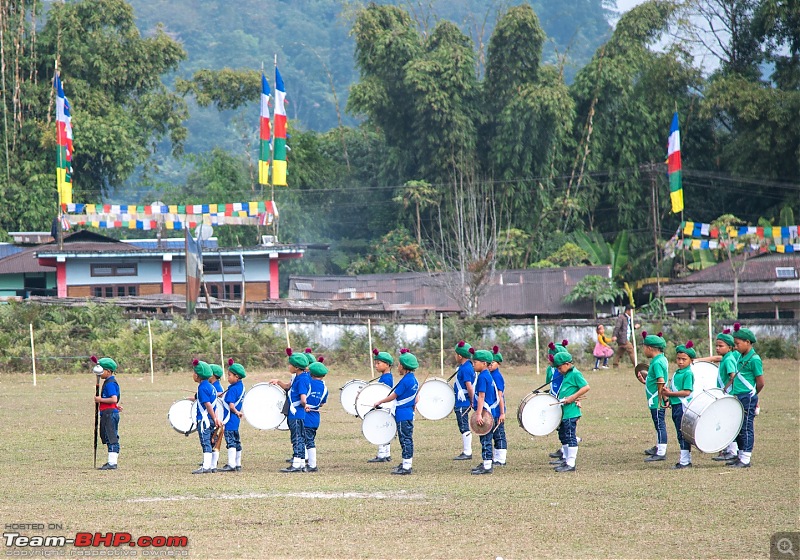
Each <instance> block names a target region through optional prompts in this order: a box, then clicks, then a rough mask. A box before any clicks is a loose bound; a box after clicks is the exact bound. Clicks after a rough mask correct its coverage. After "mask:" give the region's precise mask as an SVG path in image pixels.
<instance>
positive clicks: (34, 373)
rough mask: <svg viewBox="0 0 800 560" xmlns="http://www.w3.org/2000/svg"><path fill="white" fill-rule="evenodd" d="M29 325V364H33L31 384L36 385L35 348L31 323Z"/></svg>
mask: <svg viewBox="0 0 800 560" xmlns="http://www.w3.org/2000/svg"><path fill="white" fill-rule="evenodd" d="M30 327H31V365H32V366H33V386H34V387H36V348H35V347H34V345H33V323H31V324H30Z"/></svg>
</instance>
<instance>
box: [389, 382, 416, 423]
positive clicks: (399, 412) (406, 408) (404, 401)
mask: <svg viewBox="0 0 800 560" xmlns="http://www.w3.org/2000/svg"><path fill="white" fill-rule="evenodd" d="M417 389H419V383H418V382H417V378H416V377H414V372H413V371H409V372H408V373H406V374H405V375H404V376H403V377H402V378H401V379H400V383H398V384H397V387H395V389H394V393H395V394H396V395H397V408H396V409H395V411H394V419H395V420H397V421H398V422H402V421H403V420H413V419H414V404H415V403H414V401H415V400H416V398H417Z"/></svg>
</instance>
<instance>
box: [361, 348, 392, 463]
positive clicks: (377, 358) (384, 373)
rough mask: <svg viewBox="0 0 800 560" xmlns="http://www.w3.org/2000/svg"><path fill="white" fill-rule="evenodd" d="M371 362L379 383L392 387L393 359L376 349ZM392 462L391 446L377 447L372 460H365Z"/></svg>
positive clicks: (386, 353) (373, 351)
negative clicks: (377, 374)
mask: <svg viewBox="0 0 800 560" xmlns="http://www.w3.org/2000/svg"><path fill="white" fill-rule="evenodd" d="M372 355H373V360H372V361H373V362H374V363H375V369H376V370H377V371H378V373H380V374H381V376H380V377H379V378H378V382H379V383H383V384H384V385H386V386H387V387H389V388H391V387H394V378H393V377H392V366H393V365H394V358H392V355H391V354H389V353H388V352H380V351H378V349H377V348H373V350H372ZM391 460H392V444H391V443H387V444H386V445H379V446H378V453H377V454H376V455H375V457H373V458H372V459H367V463H387V462H389V461H391Z"/></svg>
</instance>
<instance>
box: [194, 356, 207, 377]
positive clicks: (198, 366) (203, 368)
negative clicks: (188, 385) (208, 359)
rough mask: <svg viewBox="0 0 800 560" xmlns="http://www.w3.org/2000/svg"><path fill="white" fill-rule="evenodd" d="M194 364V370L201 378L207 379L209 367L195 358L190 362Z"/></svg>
mask: <svg viewBox="0 0 800 560" xmlns="http://www.w3.org/2000/svg"><path fill="white" fill-rule="evenodd" d="M192 365H193V366H194V372H195V373H196V374H197V375H198V376H199V377H200V378H201V379H208V378H209V377H211V368H210V367H209V365H208V364H207V363H205V362H203V361H201V360H195V361H194V362H192Z"/></svg>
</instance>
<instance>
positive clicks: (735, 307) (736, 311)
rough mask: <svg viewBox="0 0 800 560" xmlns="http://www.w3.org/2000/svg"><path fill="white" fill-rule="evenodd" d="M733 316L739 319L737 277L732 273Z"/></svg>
mask: <svg viewBox="0 0 800 560" xmlns="http://www.w3.org/2000/svg"><path fill="white" fill-rule="evenodd" d="M733 316H734V317H736V318H737V319H738V318H739V275H738V274H736V271H734V273H733Z"/></svg>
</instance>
